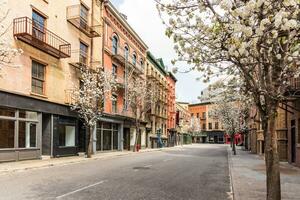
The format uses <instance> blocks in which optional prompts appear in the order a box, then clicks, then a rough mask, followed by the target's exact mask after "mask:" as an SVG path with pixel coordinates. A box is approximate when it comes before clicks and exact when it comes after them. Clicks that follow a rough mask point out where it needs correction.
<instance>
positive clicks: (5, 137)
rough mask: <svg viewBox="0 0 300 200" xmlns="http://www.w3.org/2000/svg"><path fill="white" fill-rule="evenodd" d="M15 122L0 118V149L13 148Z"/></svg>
mask: <svg viewBox="0 0 300 200" xmlns="http://www.w3.org/2000/svg"><path fill="white" fill-rule="evenodd" d="M14 142H15V122H14V121H12V120H4V119H0V149H2V148H14Z"/></svg>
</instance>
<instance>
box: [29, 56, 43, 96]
mask: <svg viewBox="0 0 300 200" xmlns="http://www.w3.org/2000/svg"><path fill="white" fill-rule="evenodd" d="M31 75H32V80H31V81H32V82H31V91H32V92H33V93H36V94H44V83H45V65H43V64H40V63H38V62H35V61H32V72H31Z"/></svg>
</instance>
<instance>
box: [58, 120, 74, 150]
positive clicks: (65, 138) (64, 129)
mask: <svg viewBox="0 0 300 200" xmlns="http://www.w3.org/2000/svg"><path fill="white" fill-rule="evenodd" d="M59 146H63V147H73V146H75V126H69V125H65V124H60V125H59Z"/></svg>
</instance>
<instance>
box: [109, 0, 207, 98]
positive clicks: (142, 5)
mask: <svg viewBox="0 0 300 200" xmlns="http://www.w3.org/2000/svg"><path fill="white" fill-rule="evenodd" d="M114 2H116V1H114ZM115 5H116V6H117V8H118V10H119V11H120V12H121V13H123V14H125V15H127V18H128V22H129V24H130V25H131V26H132V27H133V28H134V30H135V31H136V32H137V33H138V34H139V35H140V36H141V38H142V39H143V40H144V42H145V43H146V44H147V45H148V47H149V50H150V51H151V52H152V53H153V55H154V56H155V57H157V58H160V57H161V58H163V60H164V62H165V64H166V65H167V66H168V68H169V71H171V70H172V65H171V60H172V59H173V58H175V57H176V54H175V51H174V50H173V42H172V40H171V39H169V38H168V37H167V36H166V35H165V34H164V33H165V27H164V25H163V24H162V21H161V19H160V17H159V15H158V12H157V9H156V5H155V2H154V1H153V0H122V2H118V3H116V4H115ZM180 64H182V63H180ZM186 66H187V65H186ZM178 67H179V68H180V69H182V68H184V69H186V67H185V66H178ZM175 76H176V78H177V79H178V82H177V84H176V96H177V100H178V101H189V102H191V101H193V102H194V101H196V100H197V97H198V96H199V95H200V92H201V90H202V89H203V88H205V87H206V85H204V84H203V83H202V82H199V81H196V78H197V77H199V76H200V73H198V72H190V73H185V74H180V73H177V74H176V75H175Z"/></svg>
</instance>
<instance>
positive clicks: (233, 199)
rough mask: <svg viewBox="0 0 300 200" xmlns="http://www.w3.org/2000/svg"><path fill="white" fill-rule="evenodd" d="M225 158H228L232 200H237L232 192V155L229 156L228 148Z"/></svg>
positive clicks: (228, 148)
mask: <svg viewBox="0 0 300 200" xmlns="http://www.w3.org/2000/svg"><path fill="white" fill-rule="evenodd" d="M227 157H228V169H229V181H230V189H231V194H232V200H237V198H236V194H235V192H234V183H233V178H232V155H231V150H230V147H227Z"/></svg>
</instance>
